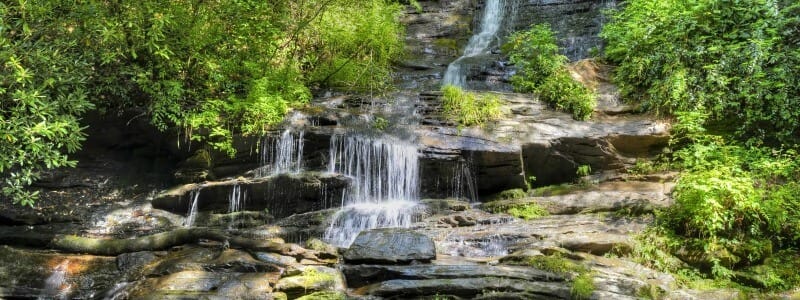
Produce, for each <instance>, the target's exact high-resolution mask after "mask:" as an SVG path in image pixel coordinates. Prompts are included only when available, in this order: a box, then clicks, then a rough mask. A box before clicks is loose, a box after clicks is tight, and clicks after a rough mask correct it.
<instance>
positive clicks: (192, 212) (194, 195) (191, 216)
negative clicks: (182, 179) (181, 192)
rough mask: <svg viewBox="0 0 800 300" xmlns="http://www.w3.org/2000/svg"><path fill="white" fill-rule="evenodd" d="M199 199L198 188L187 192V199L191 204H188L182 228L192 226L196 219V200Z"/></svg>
mask: <svg viewBox="0 0 800 300" xmlns="http://www.w3.org/2000/svg"><path fill="white" fill-rule="evenodd" d="M199 198H200V188H196V189H193V190H192V191H191V192H189V199H191V203H190V204H189V213H188V214H187V215H186V223H184V224H183V225H184V227H187V228H188V227H192V226H194V221H195V219H197V199H199Z"/></svg>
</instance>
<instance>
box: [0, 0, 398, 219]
mask: <svg viewBox="0 0 800 300" xmlns="http://www.w3.org/2000/svg"><path fill="white" fill-rule="evenodd" d="M400 12H401V5H400V4H398V3H396V2H395V1H389V0H368V1H362V0H359V1H354V0H313V1H301V2H297V1H285V0H280V1H247V0H244V1H170V2H160V1H149V0H148V1H82V2H80V3H75V2H74V1H45V0H34V1H14V2H3V3H0V70H1V71H0V132H2V136H0V175H2V178H3V182H2V183H1V184H0V185H1V186H2V194H3V195H5V196H7V197H11V198H12V199H14V201H15V202H19V203H22V204H26V205H31V204H32V203H33V201H34V199H35V197H36V195H35V194H34V193H30V192H26V191H25V190H24V189H23V188H22V187H23V186H25V185H28V184H30V183H31V182H33V181H35V180H36V179H37V176H38V175H37V173H38V172H39V171H40V170H43V169H51V168H56V167H61V166H74V165H75V162H74V161H70V160H69V159H68V157H67V154H68V153H70V152H74V151H76V150H77V149H79V148H80V144H81V141H82V140H83V139H84V138H85V137H84V135H83V133H82V129H83V128H82V127H81V123H80V117H81V115H82V114H83V113H84V112H86V111H87V110H89V109H92V108H93V107H96V108H97V109H99V110H101V111H104V112H106V113H110V114H121V113H123V112H127V113H131V112H133V113H134V114H138V115H139V116H142V117H147V118H149V120H150V122H151V123H152V124H153V125H155V126H156V127H157V128H159V129H161V130H167V129H181V130H179V132H181V134H183V135H185V136H186V138H189V139H191V140H194V141H204V142H206V143H207V144H209V145H211V146H212V147H214V148H216V149H218V150H221V151H224V152H228V153H229V154H233V151H234V150H233V148H232V146H231V141H232V136H233V135H234V134H261V133H263V132H264V131H265V130H267V129H269V128H270V127H271V126H273V125H275V124H277V123H279V122H281V121H282V120H283V116H284V115H285V114H286V113H287V111H288V110H289V109H290V108H291V107H293V106H298V105H303V104H304V103H306V102H307V101H308V100H309V99H310V98H311V92H310V90H311V89H312V88H316V87H336V88H340V89H355V90H376V89H382V88H385V87H386V86H385V82H387V80H386V79H387V78H388V75H389V63H390V61H391V60H392V59H394V58H395V57H397V56H398V55H400V53H401V52H402V51H403V42H402V27H401V25H400V24H399V21H398V16H399V14H400Z"/></svg>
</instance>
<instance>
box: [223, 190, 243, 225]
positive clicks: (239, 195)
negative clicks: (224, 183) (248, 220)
mask: <svg viewBox="0 0 800 300" xmlns="http://www.w3.org/2000/svg"><path fill="white" fill-rule="evenodd" d="M245 201H247V190H245V191H242V186H241V185H238V184H236V185H234V186H233V188H231V194H230V195H229V196H228V213H235V212H240V211H242V210H243V209H244V204H245ZM235 224H236V216H235V215H234V216H233V217H232V218H231V222H230V224H229V226H230V227H231V228H232V227H233V226H234V225H235Z"/></svg>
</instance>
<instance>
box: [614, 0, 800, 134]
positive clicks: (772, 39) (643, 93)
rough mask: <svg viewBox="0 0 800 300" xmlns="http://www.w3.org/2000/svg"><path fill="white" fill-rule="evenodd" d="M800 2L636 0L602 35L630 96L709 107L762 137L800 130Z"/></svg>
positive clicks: (661, 109) (653, 105) (663, 104)
mask: <svg viewBox="0 0 800 300" xmlns="http://www.w3.org/2000/svg"><path fill="white" fill-rule="evenodd" d="M798 15H800V3H798V2H797V1H764V0H744V1H742V0H702V1H682V0H633V1H627V2H626V5H625V7H624V9H622V10H621V11H619V12H617V13H613V14H612V21H611V22H610V23H609V24H607V25H606V26H605V27H604V28H603V31H602V34H601V36H602V37H603V38H605V40H606V41H607V47H606V50H605V57H606V59H607V60H609V61H610V62H612V63H615V64H617V65H618V66H617V68H616V71H615V75H614V80H615V82H616V83H617V84H618V85H619V87H620V90H621V93H622V96H623V98H625V99H627V101H630V102H639V103H641V104H642V107H643V108H644V109H646V110H649V111H652V112H656V113H658V114H664V115H668V114H672V113H675V112H679V111H690V112H694V111H699V112H703V113H705V112H708V113H710V114H709V116H710V117H711V120H713V121H717V122H725V123H727V124H729V125H732V126H733V127H735V128H736V129H738V130H739V131H740V132H744V133H747V134H749V135H750V136H751V137H755V138H757V139H766V140H771V141H780V142H796V141H798V138H800V109H797V107H799V106H800V69H798V68H797V67H796V66H797V65H798V64H800V43H798V38H797V37H798V36H800V35H798V32H800V29H798V28H800V18H798V17H797V16H798Z"/></svg>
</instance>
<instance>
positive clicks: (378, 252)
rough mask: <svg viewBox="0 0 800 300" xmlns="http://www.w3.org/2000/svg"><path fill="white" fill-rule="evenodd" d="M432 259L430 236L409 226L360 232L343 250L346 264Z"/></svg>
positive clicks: (432, 245) (407, 261) (432, 248)
mask: <svg viewBox="0 0 800 300" xmlns="http://www.w3.org/2000/svg"><path fill="white" fill-rule="evenodd" d="M434 258H436V246H435V245H434V243H433V239H431V238H430V237H428V236H427V235H425V234H422V233H418V232H415V231H413V230H409V229H399V228H381V229H373V230H370V231H364V232H361V233H360V234H359V235H358V237H356V239H355V241H354V242H353V244H352V245H351V246H350V248H349V249H347V251H345V253H344V260H345V261H346V262H347V263H351V264H354V263H356V264H357V263H373V264H408V263H411V262H414V261H417V262H430V261H431V260H433V259H434Z"/></svg>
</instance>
